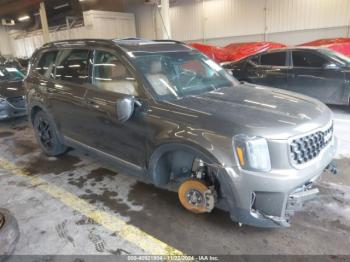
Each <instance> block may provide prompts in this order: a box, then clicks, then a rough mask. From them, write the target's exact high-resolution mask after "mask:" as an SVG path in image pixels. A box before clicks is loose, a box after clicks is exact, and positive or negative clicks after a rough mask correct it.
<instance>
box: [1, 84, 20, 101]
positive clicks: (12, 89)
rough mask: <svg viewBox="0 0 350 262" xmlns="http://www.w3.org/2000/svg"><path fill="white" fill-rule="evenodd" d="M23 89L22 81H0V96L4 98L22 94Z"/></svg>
mask: <svg viewBox="0 0 350 262" xmlns="http://www.w3.org/2000/svg"><path fill="white" fill-rule="evenodd" d="M24 95H25V89H24V85H23V81H5V82H0V96H2V97H4V98H10V97H16V96H24Z"/></svg>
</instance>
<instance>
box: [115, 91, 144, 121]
mask: <svg viewBox="0 0 350 262" xmlns="http://www.w3.org/2000/svg"><path fill="white" fill-rule="evenodd" d="M138 103H140V102H138V101H136V100H135V98H134V97H133V96H127V97H124V98H120V99H118V100H117V118H118V120H119V121H120V122H126V121H128V120H129V119H130V118H131V116H132V115H133V113H134V111H135V104H136V105H137V104H138Z"/></svg>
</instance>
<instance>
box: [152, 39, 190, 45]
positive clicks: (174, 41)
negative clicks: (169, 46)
mask: <svg viewBox="0 0 350 262" xmlns="http://www.w3.org/2000/svg"><path fill="white" fill-rule="evenodd" d="M152 41H154V42H160V43H162V42H163V43H176V44H182V45H186V43H185V42H182V41H178V40H172V39H156V40H152Z"/></svg>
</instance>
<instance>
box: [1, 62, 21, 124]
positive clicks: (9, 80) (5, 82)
mask: <svg viewBox="0 0 350 262" xmlns="http://www.w3.org/2000/svg"><path fill="white" fill-rule="evenodd" d="M24 77H25V70H24V69H23V68H22V67H20V66H19V65H17V64H16V63H11V62H3V63H0V120H2V119H8V118H12V117H19V116H24V115H26V113H27V110H26V104H25V99H24V95H25V89H24V86H23V79H24Z"/></svg>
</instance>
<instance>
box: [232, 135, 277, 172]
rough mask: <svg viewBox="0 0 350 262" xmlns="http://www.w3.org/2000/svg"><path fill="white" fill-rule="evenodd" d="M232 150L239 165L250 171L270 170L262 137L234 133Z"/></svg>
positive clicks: (266, 149)
mask: <svg viewBox="0 0 350 262" xmlns="http://www.w3.org/2000/svg"><path fill="white" fill-rule="evenodd" d="M233 146H234V151H235V154H236V157H237V160H238V162H239V164H240V166H241V167H242V168H243V169H246V170H251V171H264V172H267V171H270V170H271V161H270V152H269V147H268V144H267V141H266V139H265V138H263V137H258V136H248V135H244V134H241V135H236V136H234V137H233Z"/></svg>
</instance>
